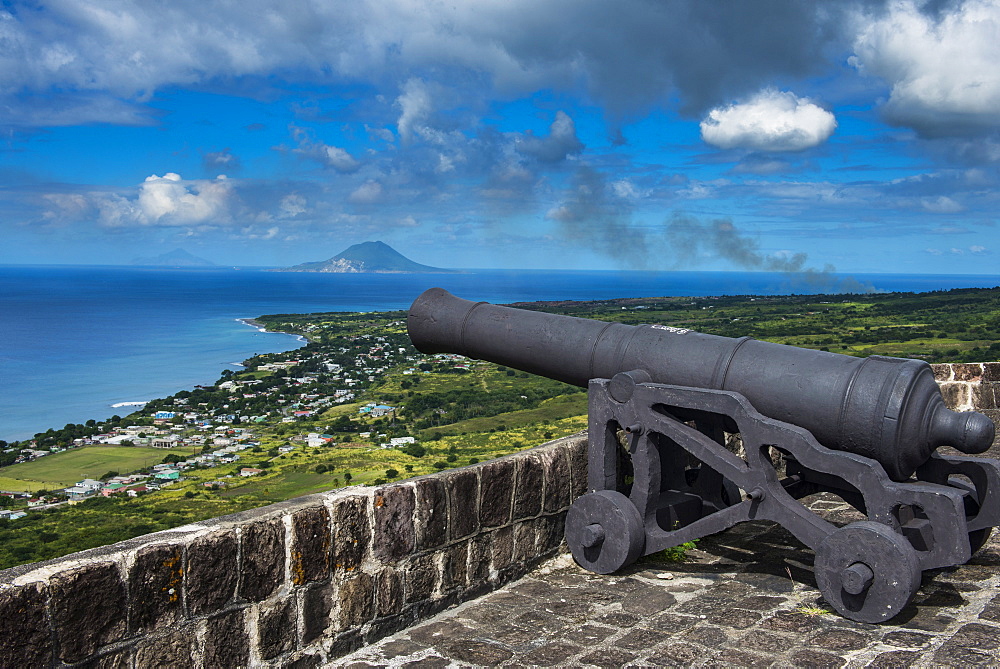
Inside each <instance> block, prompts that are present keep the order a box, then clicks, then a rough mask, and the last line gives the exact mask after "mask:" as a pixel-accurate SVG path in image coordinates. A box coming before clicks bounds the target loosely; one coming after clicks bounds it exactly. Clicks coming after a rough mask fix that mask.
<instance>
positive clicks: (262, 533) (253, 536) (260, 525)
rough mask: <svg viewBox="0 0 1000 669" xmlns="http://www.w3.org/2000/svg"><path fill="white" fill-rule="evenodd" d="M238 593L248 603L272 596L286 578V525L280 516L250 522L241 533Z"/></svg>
mask: <svg viewBox="0 0 1000 669" xmlns="http://www.w3.org/2000/svg"><path fill="white" fill-rule="evenodd" d="M240 549H241V550H240V553H241V555H242V558H243V559H242V563H243V569H242V572H241V574H240V585H239V594H240V597H243V598H244V599H246V600H249V601H251V602H260V601H263V600H265V599H267V598H268V597H270V596H271V593H273V592H274V591H275V590H277V589H278V587H279V586H280V585H281V583H282V581H284V579H285V525H284V523H282V522H281V519H280V518H275V519H272V520H265V521H261V522H257V523H251V524H249V525H247V526H245V527H244V528H243V531H242V533H241V534H240Z"/></svg>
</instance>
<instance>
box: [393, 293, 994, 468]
mask: <svg viewBox="0 0 1000 669" xmlns="http://www.w3.org/2000/svg"><path fill="white" fill-rule="evenodd" d="M407 329H408V332H409V335H410V339H411V340H412V341H413V344H414V346H416V347H417V349H418V350H420V351H422V352H424V353H457V354H460V355H464V356H467V357H470V358H480V359H483V360H489V361H491V362H496V363H499V364H503V365H507V366H510V367H513V368H515V369H520V370H523V371H526V372H531V373H533V374H539V375H541V376H547V377H549V378H552V379H557V380H560V381H565V382H566V383H570V384H573V385H576V386H581V387H586V386H587V384H588V382H589V380H590V379H593V378H605V379H610V378H612V377H613V376H614V375H615V374H617V373H619V372H625V371H632V370H643V371H645V372H646V373H647V374H649V377H650V379H652V381H653V382H654V383H666V384H671V385H678V386H692V387H698V388H709V389H715V390H731V391H736V392H738V393H741V394H742V395H744V396H745V397H746V398H747V399H749V400H750V402H751V404H753V406H754V407H755V408H756V409H757V410H758V411H760V412H761V413H762V414H764V415H765V416H769V417H771V418H775V419H777V420H781V421H785V422H788V423H792V424H795V425H799V426H801V427H804V428H806V429H807V430H809V431H810V432H811V433H812V434H813V436H815V437H816V439H817V440H818V441H819V442H820V443H821V444H823V445H824V446H827V447H828V448H833V449H837V450H842V451H848V452H851V453H856V454H858V455H864V456H866V457H870V458H873V459H875V460H877V461H878V462H880V463H881V464H882V466H883V467H884V468H885V470H886V472H887V473H888V474H889V476H890V477H891V478H892V479H894V480H896V481H903V480H906V479H907V478H909V477H910V475H911V474H913V472H914V471H915V470H916V468H917V467H919V466H920V465H921V464H923V463H924V462H926V461H927V459H928V458H929V457H930V454H931V453H932V452H933V451H934V449H936V448H938V447H939V446H945V445H947V446H952V447H954V448H956V449H958V450H959V451H962V452H963V453H982V452H983V451H985V450H987V449H988V448H989V447H990V445H991V444H992V442H993V437H994V430H995V428H994V426H993V422H992V421H991V420H990V419H989V418H988V417H987V416H985V415H983V414H981V413H976V412H963V413H959V412H954V411H951V410H949V409H948V408H947V407H945V405H944V401H943V399H942V398H941V392H940V390H939V389H938V386H937V383H936V382H935V381H934V374H933V372H932V371H931V368H930V365H928V364H927V363H926V362H923V361H920V360H909V359H902V358H887V357H882V356H871V357H868V358H855V357H851V356H847V355H841V354H838V353H828V352H826V351H814V350H811V349H805V348H796V347H794V346H784V345H782V344H772V343H769V342H763V341H757V340H754V339H751V338H749V337H743V338H740V339H731V338H729V337H719V336H716V335H709V334H703V333H700V332H695V331H693V330H689V329H686V328H675V327H669V326H665V325H639V326H633V325H624V324H622V323H608V322H604V321H595V320H590V319H586V318H575V317H573V316H560V315H555V314H547V313H542V312H537V311H528V310H524V309H514V308H511V307H501V306H496V305H492V304H488V303H486V302H470V301H468V300H463V299H461V298H458V297H455V296H454V295H452V294H451V293H449V292H447V291H446V290H443V289H441V288H431V289H430V290H428V291H426V292H424V293H423V294H422V295H420V296H419V297H418V298H417V299H416V301H414V303H413V306H412V307H410V313H409V317H408V320H407Z"/></svg>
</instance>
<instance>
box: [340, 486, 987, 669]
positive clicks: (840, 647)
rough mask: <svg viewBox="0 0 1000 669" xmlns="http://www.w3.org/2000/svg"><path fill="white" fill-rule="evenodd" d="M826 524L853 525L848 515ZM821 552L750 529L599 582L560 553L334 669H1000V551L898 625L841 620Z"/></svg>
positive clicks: (956, 576)
mask: <svg viewBox="0 0 1000 669" xmlns="http://www.w3.org/2000/svg"><path fill="white" fill-rule="evenodd" d="M824 505H828V508H827V514H828V517H830V516H833V518H831V519H834V520H836V519H837V517H838V516H840V519H841V520H844V521H846V520H853V518H850V517H849V514H848V512H847V511H845V510H844V509H842V508H841V505H839V504H835V503H833V502H825V501H818V502H815V503H814V508H816V506H819V507H823V506H824ZM812 560H813V553H812V552H811V551H810V550H809V549H807V548H804V547H803V546H802V545H801V544H799V543H798V541H796V540H795V539H794V538H793V537H792V536H791V535H790V534H789V533H787V532H786V531H785V530H784V529H783V528H781V527H779V526H777V525H774V524H770V523H763V522H753V523H744V524H742V525H739V526H737V527H735V528H733V529H731V530H729V531H727V532H723V533H721V534H718V535H715V536H713V537H708V538H705V539H703V540H701V541H700V542H699V544H698V548H697V549H696V550H694V551H692V552H691V553H689V559H688V560H687V561H685V562H683V563H677V564H675V563H666V562H657V561H653V560H650V559H649V558H645V559H644V560H643V561H640V562H639V563H638V564H636V565H634V566H632V567H630V568H628V569H625V570H623V571H621V572H619V573H617V574H614V575H612V576H598V575H595V574H592V573H590V572H587V571H585V570H583V569H581V568H580V567H578V566H576V564H574V562H573V560H572V558H571V557H569V556H568V555H563V556H561V557H559V558H556V559H555V560H553V561H551V562H549V563H547V564H546V565H544V566H543V567H542V568H540V569H538V570H536V571H535V572H533V573H531V574H530V575H528V576H527V577H525V578H523V579H521V580H519V581H516V582H514V583H512V584H510V585H508V586H506V587H504V588H502V589H500V590H498V591H496V592H493V593H490V594H488V595H485V596H483V597H480V598H479V599H477V600H474V601H471V602H467V603H465V604H463V605H461V606H458V607H456V608H453V609H450V610H448V611H445V612H443V613H441V614H440V615H438V616H436V617H435V618H432V619H430V620H428V621H425V622H422V623H419V624H417V625H415V626H413V627H411V628H409V629H407V630H404V631H402V632H400V633H398V634H396V635H394V636H392V637H389V638H387V639H384V640H382V641H381V642H379V643H377V644H374V645H371V646H367V647H365V648H362V649H360V650H358V651H357V652H355V653H353V654H352V655H349V656H346V657H344V658H341V659H340V660H339V661H338V662H337V663H336V664H334V665H331V666H337V667H349V668H350V669H363V668H366V667H372V666H379V667H383V666H392V667H449V666H469V665H473V666H597V667H620V666H650V665H653V666H662V665H674V666H676V665H683V666H689V665H701V666H704V665H715V666H752V667H757V666H760V667H766V666H796V667H802V666H810V667H840V666H852V667H853V666H858V667H861V666H877V667H890V666H895V667H904V666H905V667H910V666H935V667H937V666H961V667H970V666H985V665H994V666H995V665H998V664H1000V594H998V593H1000V590H998V587H1000V541H998V540H997V538H996V537H994V538H992V539H991V540H990V542H989V543H988V544H987V545H986V546H985V547H984V548H983V549H982V550H981V551H980V552H979V553H978V554H977V555H976V556H974V557H973V559H972V560H971V561H970V562H969V563H968V564H965V565H961V566H959V567H952V568H948V569H938V570H934V571H931V572H926V573H925V574H924V579H923V583H922V585H921V588H920V590H919V592H918V593H917V595H916V597H915V598H914V601H913V603H912V604H910V605H909V606H908V607H907V608H906V609H904V610H903V612H902V613H901V614H900V615H899V616H897V617H896V618H895V619H894V620H893V621H892V622H891V623H889V624H882V625H869V624H864V623H856V622H852V621H849V620H845V619H843V618H841V617H839V616H838V615H836V614H833V613H830V611H829V610H828V609H827V607H826V605H825V603H824V601H823V599H822V598H821V597H820V595H819V593H818V592H817V590H816V583H815V580H814V579H813V572H812Z"/></svg>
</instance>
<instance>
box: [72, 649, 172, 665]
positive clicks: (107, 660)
mask: <svg viewBox="0 0 1000 669" xmlns="http://www.w3.org/2000/svg"><path fill="white" fill-rule="evenodd" d="M135 651H136V649H135V646H125V647H124V648H116V649H112V650H108V651H104V652H102V653H100V654H99V655H95V656H94V657H91V658H90V659H88V660H87V661H86V662H82V663H80V664H78V665H76V667H78V669H132V667H133V666H137V667H143V669H145V667H146V666H147V665H142V664H135ZM150 666H154V667H156V666H159V667H166V666H168V665H163V664H161V665H157V664H155V663H154V664H152V665H150ZM170 666H175V665H170ZM176 666H182V667H183V666H184V665H176ZM188 666H191V665H188Z"/></svg>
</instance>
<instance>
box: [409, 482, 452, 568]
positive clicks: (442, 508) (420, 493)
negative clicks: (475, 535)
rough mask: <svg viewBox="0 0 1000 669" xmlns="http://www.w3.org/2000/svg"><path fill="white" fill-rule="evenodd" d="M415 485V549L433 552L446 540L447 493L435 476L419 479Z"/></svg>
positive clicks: (442, 483)
mask: <svg viewBox="0 0 1000 669" xmlns="http://www.w3.org/2000/svg"><path fill="white" fill-rule="evenodd" d="M415 484H416V485H415V488H414V492H415V495H416V503H417V513H416V518H417V525H416V548H417V550H420V551H422V550H434V549H436V548H439V547H440V546H443V545H444V543H445V542H446V541H447V540H448V492H447V491H446V490H445V486H444V481H443V480H442V479H441V478H439V477H436V476H434V477H425V478H419V479H417V480H416V481H415Z"/></svg>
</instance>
